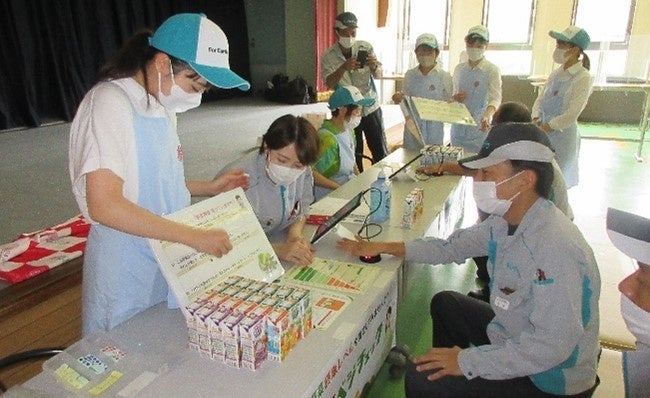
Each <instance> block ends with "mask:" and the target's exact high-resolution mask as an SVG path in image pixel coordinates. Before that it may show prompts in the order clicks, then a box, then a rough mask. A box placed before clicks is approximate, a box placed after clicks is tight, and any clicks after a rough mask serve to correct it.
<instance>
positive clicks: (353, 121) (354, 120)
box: [345, 116, 361, 130]
mask: <svg viewBox="0 0 650 398" xmlns="http://www.w3.org/2000/svg"><path fill="white" fill-rule="evenodd" d="M360 124H361V116H350V120H348V121H347V122H345V129H346V130H354V129H356V128H357V127H358V126H359V125H360Z"/></svg>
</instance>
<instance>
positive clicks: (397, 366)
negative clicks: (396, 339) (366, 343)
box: [386, 345, 413, 379]
mask: <svg viewBox="0 0 650 398" xmlns="http://www.w3.org/2000/svg"><path fill="white" fill-rule="evenodd" d="M412 360H413V356H412V355H411V350H410V349H409V347H408V346H407V345H396V346H394V347H393V348H391V349H390V351H389V352H388V356H387V357H386V362H387V363H389V364H390V367H389V368H388V374H389V375H390V377H391V378H393V379H396V378H399V377H401V376H402V373H404V369H405V368H406V365H407V364H408V363H409V362H411V361H412Z"/></svg>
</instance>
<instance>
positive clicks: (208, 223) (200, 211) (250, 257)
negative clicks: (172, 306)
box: [149, 188, 284, 308]
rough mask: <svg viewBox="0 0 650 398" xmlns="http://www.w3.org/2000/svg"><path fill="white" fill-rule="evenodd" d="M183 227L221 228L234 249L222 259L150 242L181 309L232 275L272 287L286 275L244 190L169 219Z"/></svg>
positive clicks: (174, 214)
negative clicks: (268, 283)
mask: <svg viewBox="0 0 650 398" xmlns="http://www.w3.org/2000/svg"><path fill="white" fill-rule="evenodd" d="M166 217H167V218H169V219H171V220H174V221H177V222H179V223H181V224H186V225H191V226H194V227H199V228H205V229H212V228H222V229H224V230H225V231H226V232H227V233H228V236H229V237H230V243H231V244H232V246H233V249H232V250H231V251H229V252H228V253H227V254H226V255H224V256H222V257H221V258H217V257H216V256H212V255H209V254H206V253H200V252H197V251H196V250H194V249H192V248H191V247H188V246H185V245H183V244H181V243H174V242H167V241H161V240H156V239H149V244H150V245H151V248H152V250H153V252H154V255H155V256H156V259H157V260H158V265H159V266H160V268H161V270H162V273H163V275H164V276H165V279H166V280H167V282H168V283H169V285H170V286H171V288H172V290H173V291H174V294H175V295H176V298H177V299H178V301H179V303H180V304H181V308H184V307H185V306H187V305H189V304H190V303H191V302H192V301H194V300H195V299H196V298H197V297H198V296H200V295H201V294H202V293H203V292H205V291H206V290H209V289H210V288H212V287H214V286H215V285H216V284H217V283H218V282H219V281H221V280H222V279H223V278H225V277H226V276H227V275H232V274H236V275H241V276H244V277H247V278H251V279H255V280H260V281H264V282H271V281H273V280H275V279H277V278H278V277H280V276H281V275H282V274H283V273H284V269H283V268H282V265H281V264H280V261H279V260H278V258H277V256H276V254H275V252H274V251H273V247H272V246H271V244H270V243H269V241H268V239H267V237H266V235H265V234H264V230H263V229H262V226H261V225H260V223H259V221H258V220H257V217H256V216H255V213H254V212H253V208H252V207H251V205H250V203H249V202H248V200H247V198H246V195H245V194H244V191H243V190H242V189H241V188H237V189H234V190H232V191H228V192H225V193H222V194H220V195H218V196H214V197H212V198H209V199H206V200H204V201H201V202H198V203H196V204H194V205H192V206H190V207H187V208H185V209H182V210H180V211H178V212H176V213H173V214H170V215H168V216H166Z"/></svg>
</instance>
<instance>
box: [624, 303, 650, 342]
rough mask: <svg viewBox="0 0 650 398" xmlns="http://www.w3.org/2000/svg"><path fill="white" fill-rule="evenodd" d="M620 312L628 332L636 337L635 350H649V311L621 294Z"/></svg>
mask: <svg viewBox="0 0 650 398" xmlns="http://www.w3.org/2000/svg"><path fill="white" fill-rule="evenodd" d="M621 314H622V315H623V320H624V321H625V324H626V325H627V328H628V329H629V330H630V333H632V334H633V335H634V337H636V345H637V350H641V349H642V350H650V312H647V311H644V310H642V309H641V308H640V307H639V306H638V305H636V304H634V302H633V301H632V300H630V299H629V298H628V297H627V296H626V295H624V294H621ZM639 346H641V347H639Z"/></svg>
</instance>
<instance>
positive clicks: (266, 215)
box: [227, 151, 314, 243]
mask: <svg viewBox="0 0 650 398" xmlns="http://www.w3.org/2000/svg"><path fill="white" fill-rule="evenodd" d="M227 168H228V169H231V168H242V169H244V171H245V172H246V173H248V175H249V178H250V187H249V188H248V189H247V190H246V197H247V198H248V201H249V202H250V204H251V206H252V207H253V210H254V211H255V215H256V216H257V219H258V220H259V222H260V224H261V225H262V228H263V229H264V232H265V233H266V235H267V236H268V238H269V241H271V242H272V243H273V242H278V241H284V239H285V234H286V231H285V230H286V228H288V227H289V226H290V225H291V224H293V223H295V222H296V221H298V220H300V218H301V217H307V216H308V215H309V205H310V204H311V203H312V202H313V201H314V175H313V174H312V172H311V168H310V167H306V168H305V171H304V172H303V173H302V174H301V175H300V176H299V177H298V179H297V180H296V181H294V182H293V183H291V184H289V185H286V186H285V185H276V184H275V183H274V182H273V181H271V179H270V178H269V177H268V175H267V173H266V155H265V154H260V153H258V152H257V151H255V152H253V153H251V154H249V155H247V156H245V157H244V158H242V159H240V160H238V161H236V162H234V163H232V164H230V165H229V166H228V167H227Z"/></svg>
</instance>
